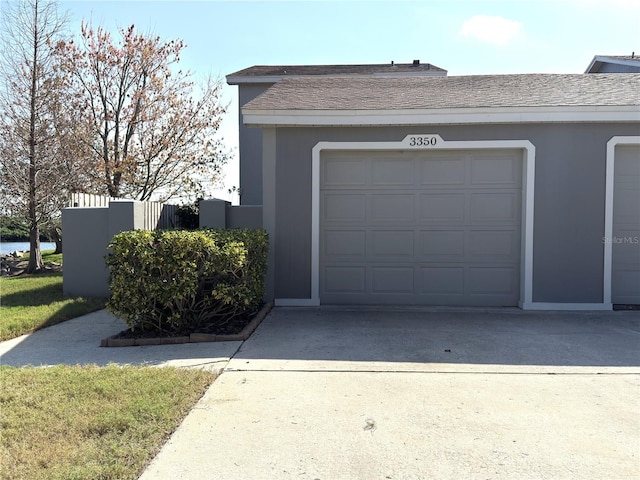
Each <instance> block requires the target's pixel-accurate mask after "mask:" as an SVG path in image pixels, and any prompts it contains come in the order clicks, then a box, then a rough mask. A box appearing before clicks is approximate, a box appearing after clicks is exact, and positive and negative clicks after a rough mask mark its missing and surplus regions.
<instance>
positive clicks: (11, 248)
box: [0, 242, 56, 253]
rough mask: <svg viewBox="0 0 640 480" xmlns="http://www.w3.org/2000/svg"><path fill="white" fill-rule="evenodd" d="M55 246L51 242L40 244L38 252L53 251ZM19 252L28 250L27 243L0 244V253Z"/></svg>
mask: <svg viewBox="0 0 640 480" xmlns="http://www.w3.org/2000/svg"><path fill="white" fill-rule="evenodd" d="M55 249H56V244H55V243H53V242H40V251H43V250H55ZM16 250H19V251H21V252H26V251H27V250H30V248H29V242H0V253H11V252H15V251H16Z"/></svg>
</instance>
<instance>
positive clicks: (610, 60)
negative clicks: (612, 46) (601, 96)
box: [584, 53, 640, 73]
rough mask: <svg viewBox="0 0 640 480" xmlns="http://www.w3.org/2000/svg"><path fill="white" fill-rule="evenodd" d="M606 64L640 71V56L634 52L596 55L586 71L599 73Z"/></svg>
mask: <svg viewBox="0 0 640 480" xmlns="http://www.w3.org/2000/svg"><path fill="white" fill-rule="evenodd" d="M606 64H611V65H618V66H622V67H631V69H632V70H636V71H638V72H640V58H638V57H637V56H636V55H635V53H634V54H631V55H596V56H595V57H593V60H591V63H590V64H589V66H588V67H587V69H586V70H585V72H584V73H599V72H600V69H601V68H602V66H603V65H606Z"/></svg>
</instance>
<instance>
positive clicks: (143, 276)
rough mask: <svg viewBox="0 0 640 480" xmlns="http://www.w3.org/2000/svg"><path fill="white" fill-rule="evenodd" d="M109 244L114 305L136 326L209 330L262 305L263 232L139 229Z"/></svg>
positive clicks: (171, 330) (115, 310)
mask: <svg viewBox="0 0 640 480" xmlns="http://www.w3.org/2000/svg"><path fill="white" fill-rule="evenodd" d="M109 248H110V250H111V253H109V254H108V255H107V257H106V262H107V266H108V267H109V271H110V276H109V286H110V288H111V293H112V296H111V298H110V300H109V301H108V302H107V310H108V311H110V312H111V313H113V314H114V315H117V316H119V317H121V318H122V319H123V320H125V321H126V322H127V325H129V328H130V329H132V330H142V331H156V332H159V333H178V332H183V333H184V332H196V331H209V330H210V329H211V328H212V327H215V326H220V325H224V324H225V323H227V322H229V321H230V320H231V319H233V318H235V317H237V316H240V315H249V314H252V313H254V312H255V311H257V309H258V308H259V307H260V305H261V303H262V297H263V295H264V274H265V271H266V267H267V249H268V239H267V234H266V232H264V231H263V230H195V231H183V230H171V231H154V232H149V231H144V230H136V231H131V232H124V233H121V234H119V235H116V236H115V237H113V239H112V241H111V243H110V244H109Z"/></svg>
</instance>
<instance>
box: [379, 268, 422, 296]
mask: <svg viewBox="0 0 640 480" xmlns="http://www.w3.org/2000/svg"><path fill="white" fill-rule="evenodd" d="M371 278H372V285H371V292H372V293H373V294H374V295H375V294H385V293H393V294H398V293H404V294H407V295H413V293H414V288H415V287H414V278H413V267H379V266H374V267H372V268H371Z"/></svg>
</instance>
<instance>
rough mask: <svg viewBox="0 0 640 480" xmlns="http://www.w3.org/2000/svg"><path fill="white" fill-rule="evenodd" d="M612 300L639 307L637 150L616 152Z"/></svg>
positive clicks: (639, 167)
mask: <svg viewBox="0 0 640 480" xmlns="http://www.w3.org/2000/svg"><path fill="white" fill-rule="evenodd" d="M610 241H611V242H612V246H611V254H612V265H611V267H612V271H611V301H612V302H613V303H615V304H626V305H640V147H638V146H619V147H616V151H615V164H614V187H613V238H612V239H610Z"/></svg>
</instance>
